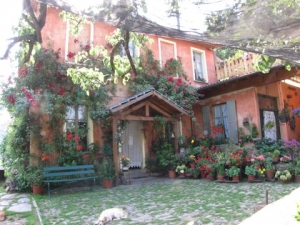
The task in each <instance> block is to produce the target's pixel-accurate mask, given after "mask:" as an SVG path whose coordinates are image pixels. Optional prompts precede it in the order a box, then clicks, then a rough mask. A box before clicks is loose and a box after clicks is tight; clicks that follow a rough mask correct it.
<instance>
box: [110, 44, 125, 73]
mask: <svg viewBox="0 0 300 225" xmlns="http://www.w3.org/2000/svg"><path fill="white" fill-rule="evenodd" d="M122 42H124V41H123V40H120V41H119V42H118V43H117V44H116V45H115V47H114V48H113V49H112V50H111V53H110V67H111V72H112V74H113V75H114V74H115V70H116V68H115V63H114V58H115V54H116V52H117V50H118V48H119V47H120V45H121V44H122Z"/></svg>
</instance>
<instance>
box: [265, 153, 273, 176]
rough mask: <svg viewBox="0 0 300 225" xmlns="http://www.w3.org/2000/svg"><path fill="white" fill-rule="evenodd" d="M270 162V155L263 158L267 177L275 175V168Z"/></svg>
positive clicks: (271, 160)
mask: <svg viewBox="0 0 300 225" xmlns="http://www.w3.org/2000/svg"><path fill="white" fill-rule="evenodd" d="M272 162H273V159H272V158H271V157H267V158H266V160H265V168H266V176H267V178H268V179H273V178H274V176H275V168H274V166H273V164H272Z"/></svg>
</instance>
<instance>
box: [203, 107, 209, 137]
mask: <svg viewBox="0 0 300 225" xmlns="http://www.w3.org/2000/svg"><path fill="white" fill-rule="evenodd" d="M202 120H203V131H204V130H207V131H208V135H210V110H209V106H203V107H202Z"/></svg>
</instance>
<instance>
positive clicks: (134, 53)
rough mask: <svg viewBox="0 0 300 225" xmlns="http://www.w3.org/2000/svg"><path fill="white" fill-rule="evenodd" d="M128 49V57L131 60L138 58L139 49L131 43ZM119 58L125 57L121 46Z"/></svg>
mask: <svg viewBox="0 0 300 225" xmlns="http://www.w3.org/2000/svg"><path fill="white" fill-rule="evenodd" d="M128 48H129V52H130V55H131V56H132V57H133V58H137V57H140V49H139V47H137V46H136V45H135V44H134V43H133V42H132V41H130V42H129V43H128ZM120 56H122V57H124V56H126V52H125V48H124V46H123V45H121V50H120Z"/></svg>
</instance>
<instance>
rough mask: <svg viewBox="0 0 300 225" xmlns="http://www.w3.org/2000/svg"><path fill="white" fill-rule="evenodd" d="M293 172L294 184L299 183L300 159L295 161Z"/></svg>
mask: <svg viewBox="0 0 300 225" xmlns="http://www.w3.org/2000/svg"><path fill="white" fill-rule="evenodd" d="M295 162H296V163H295V165H294V171H295V182H296V183H300V159H298V160H296V161H295Z"/></svg>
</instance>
